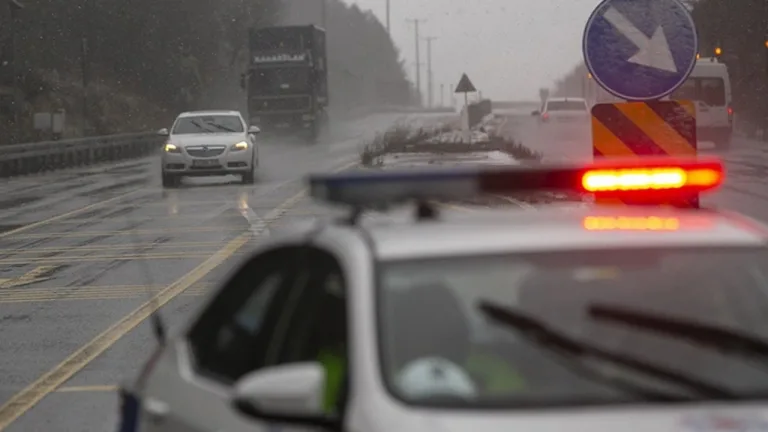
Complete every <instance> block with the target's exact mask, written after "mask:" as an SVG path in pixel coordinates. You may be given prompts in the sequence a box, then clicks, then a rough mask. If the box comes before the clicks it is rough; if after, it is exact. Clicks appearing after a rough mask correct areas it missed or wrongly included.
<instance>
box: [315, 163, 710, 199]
mask: <svg viewBox="0 0 768 432" xmlns="http://www.w3.org/2000/svg"><path fill="white" fill-rule="evenodd" d="M723 178H724V170H723V166H722V163H721V162H720V161H719V160H717V159H678V158H675V159H672V158H666V157H665V158H635V159H629V160H617V159H600V160H597V161H595V162H593V163H591V164H588V165H568V164H560V165H554V164H541V165H528V166H524V165H515V166H509V167H483V168H474V167H473V168H448V169H420V170H419V171H415V170H400V171H392V170H387V171H375V172H374V171H352V172H347V173H339V174H320V175H312V176H310V177H309V187H310V194H311V195H312V197H314V198H316V199H319V200H323V201H326V202H330V203H337V204H344V205H350V206H356V207H381V206H387V205H390V204H394V203H398V202H404V201H430V200H445V201H462V200H468V199H472V198H475V197H477V196H479V195H487V194H493V195H511V194H518V193H520V192H533V191H546V190H551V191H571V192H576V193H592V194H595V195H596V196H614V197H622V198H630V199H632V198H641V199H645V200H659V201H661V200H664V199H669V198H680V197H681V196H690V195H695V194H698V193H699V192H703V191H707V190H711V189H714V188H716V187H718V186H719V185H720V184H722V181H723Z"/></svg>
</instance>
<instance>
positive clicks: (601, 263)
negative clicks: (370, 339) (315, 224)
mask: <svg viewBox="0 0 768 432" xmlns="http://www.w3.org/2000/svg"><path fill="white" fill-rule="evenodd" d="M767 260H768V255H766V254H765V253H763V252H755V251H747V250H741V249H739V250H736V249H733V250H728V251H720V252H714V251H704V252H701V251H692V250H674V251H670V250H665V251H659V250H632V251H605V250H604V251H595V252H588V251H587V252H578V253H575V252H567V253H560V254H552V253H547V254H532V255H514V256H486V257H471V258H470V257H462V258H447V259H430V260H418V261H414V260H410V261H407V262H388V263H384V264H381V268H380V275H381V276H380V278H381V279H380V281H379V297H378V298H379V320H380V329H381V333H380V334H381V353H382V357H381V361H382V366H383V369H382V372H383V374H384V379H385V382H386V383H387V384H388V388H389V390H390V391H391V392H392V394H393V395H394V396H396V397H398V398H400V399H402V400H404V401H406V402H407V403H410V404H414V405H425V406H434V405H435V404H437V405H440V404H444V405H446V406H451V407H466V408H473V407H477V408H514V407H531V406H534V407H535V406H542V407H544V406H563V405H565V406H570V405H573V406H578V405H594V404H598V405H600V404H621V403H638V402H649V401H654V400H653V399H649V398H648V397H647V394H661V395H666V396H668V397H669V398H670V399H672V400H678V399H676V398H680V399H679V400H684V399H685V400H690V399H692V400H707V399H708V398H709V397H711V396H712V395H711V394H709V393H707V392H701V391H699V392H697V391H696V390H695V389H697V388H698V387H697V385H698V384H694V385H693V386H689V387H686V386H685V385H682V384H684V383H683V382H682V381H678V380H673V379H659V377H658V376H654V375H653V374H649V373H647V371H644V370H643V369H642V368H628V367H624V366H625V365H622V364H620V363H615V364H614V363H610V362H605V363H601V364H600V365H599V366H598V367H595V366H589V365H588V364H587V362H584V363H585V364H579V365H575V364H573V363H577V362H578V361H577V360H575V359H573V358H571V359H564V358H562V356H558V355H557V354H556V352H555V351H554V350H552V349H551V348H548V347H546V346H545V345H546V344H545V343H538V342H535V338H534V339H533V340H532V339H530V338H525V337H521V335H522V333H519V332H518V331H519V330H520V328H517V329H516V328H514V326H509V325H505V324H504V323H503V322H500V321H498V320H492V319H489V317H488V315H487V314H484V313H483V311H482V310H481V308H480V307H479V305H480V304H481V303H483V302H491V303H493V304H496V305H500V306H501V307H503V308H507V309H509V310H511V311H516V312H519V313H522V314H525V315H526V316H529V317H532V318H533V319H535V320H538V321H539V322H542V323H545V324H546V326H547V327H548V328H550V329H552V330H554V331H557V332H558V333H559V334H562V335H563V336H565V337H567V338H571V339H573V340H576V341H583V342H585V343H589V344H591V345H592V346H595V347H597V348H599V349H602V350H606V351H610V352H611V353H617V354H620V355H622V356H625V357H627V358H630V359H637V360H640V361H643V362H645V363H646V364H648V365H650V366H651V367H652V368H657V369H659V370H665V371H682V372H683V373H684V375H685V376H686V377H687V378H689V379H690V380H692V381H696V382H697V383H698V382H701V383H704V385H701V386H700V387H701V388H705V386H706V385H707V384H708V385H710V386H711V387H712V388H717V389H722V391H723V392H727V393H728V394H731V395H735V397H737V398H744V399H749V398H757V397H762V396H765V395H766V394H768V368H766V367H764V366H766V365H763V368H762V369H759V368H757V369H756V368H754V367H753V366H752V365H753V363H749V362H748V361H746V360H745V358H744V357H739V356H737V355H736V354H734V353H733V352H730V353H728V352H721V351H718V350H716V349H714V348H713V347H712V346H709V347H707V346H705V345H694V344H691V343H689V341H688V339H686V338H685V337H683V335H682V333H679V334H675V333H660V332H654V331H652V330H650V329H649V328H647V327H646V328H643V327H631V326H629V325H626V324H622V323H619V322H615V321H605V320H600V319H596V318H595V317H594V316H591V315H590V314H589V311H590V308H593V307H594V305H605V304H609V305H612V306H618V307H623V308H627V309H631V310H635V311H642V312H645V313H647V314H652V315H653V316H666V317H674V318H678V319H680V320H684V321H686V322H688V323H701V324H707V325H713V326H718V327H721V328H725V329H732V330H734V331H737V332H741V333H743V334H745V335H750V336H753V337H757V338H759V339H763V340H768V314H766V313H765V311H766V310H768V284H767V283H768V282H766V281H768V274H766V272H765V271H763V270H762V269H764V268H768V267H767V266H766V264H768V262H766V261H767ZM448 362H449V363H448ZM446 365H450V366H446ZM606 365H607V366H610V367H611V369H612V373H613V374H619V376H620V377H621V380H622V381H624V382H628V383H631V384H632V387H633V388H635V389H642V390H647V391H648V393H642V392H637V391H635V392H633V391H628V390H627V388H625V387H621V386H618V385H612V384H611V383H610V382H609V380H605V381H603V380H598V379H595V377H594V376H591V375H589V374H584V373H580V372H578V371H579V368H580V367H587V368H588V369H590V368H591V369H594V370H593V371H592V372H594V373H595V374H597V375H600V374H601V373H602V374H604V373H605V372H604V367H605V366H606ZM574 366H577V367H574ZM429 371H431V372H429ZM692 388H693V389H694V390H692ZM436 401H437V402H436Z"/></svg>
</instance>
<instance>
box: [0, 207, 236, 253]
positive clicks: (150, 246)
mask: <svg viewBox="0 0 768 432" xmlns="http://www.w3.org/2000/svg"><path fill="white" fill-rule="evenodd" d="M238 217H239V216H238ZM221 245H222V242H221V241H207V242H205V241H200V242H164V243H155V242H153V243H123V244H105V245H87V246H66V247H63V246H50V247H36V246H33V247H31V248H23V247H22V248H19V249H0V255H10V254H13V255H25V254H37V253H51V252H61V253H66V252H91V251H117V250H141V249H147V250H157V249H177V248H178V249H183V248H190V249H192V248H194V249H198V250H199V248H217V247H221ZM211 252H215V249H214V250H211Z"/></svg>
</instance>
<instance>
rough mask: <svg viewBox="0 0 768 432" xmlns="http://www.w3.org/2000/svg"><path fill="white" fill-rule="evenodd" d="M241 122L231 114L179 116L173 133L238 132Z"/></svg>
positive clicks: (242, 129) (241, 128) (241, 126)
mask: <svg viewBox="0 0 768 432" xmlns="http://www.w3.org/2000/svg"><path fill="white" fill-rule="evenodd" d="M243 131H244V128H243V122H242V121H240V117H238V116H233V115H212V116H190V117H180V118H179V119H178V120H177V121H176V124H175V125H174V126H173V131H172V132H171V133H172V134H174V135H184V134H200V133H239V132H243Z"/></svg>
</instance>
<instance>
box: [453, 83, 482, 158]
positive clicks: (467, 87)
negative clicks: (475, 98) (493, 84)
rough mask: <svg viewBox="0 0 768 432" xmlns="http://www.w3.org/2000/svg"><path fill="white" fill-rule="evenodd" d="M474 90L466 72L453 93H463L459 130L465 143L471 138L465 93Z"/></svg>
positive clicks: (467, 102) (467, 98)
mask: <svg viewBox="0 0 768 432" xmlns="http://www.w3.org/2000/svg"><path fill="white" fill-rule="evenodd" d="M476 91H477V89H476V88H475V85H474V84H472V81H470V80H469V77H468V76H467V74H466V73H465V74H462V75H461V79H460V80H459V84H458V85H456V90H455V91H454V93H464V109H463V110H462V111H461V130H462V132H463V133H462V135H463V136H464V140H465V141H466V142H467V143H469V142H471V140H472V136H471V135H470V130H469V97H468V96H467V95H468V94H469V93H474V92H476Z"/></svg>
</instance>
